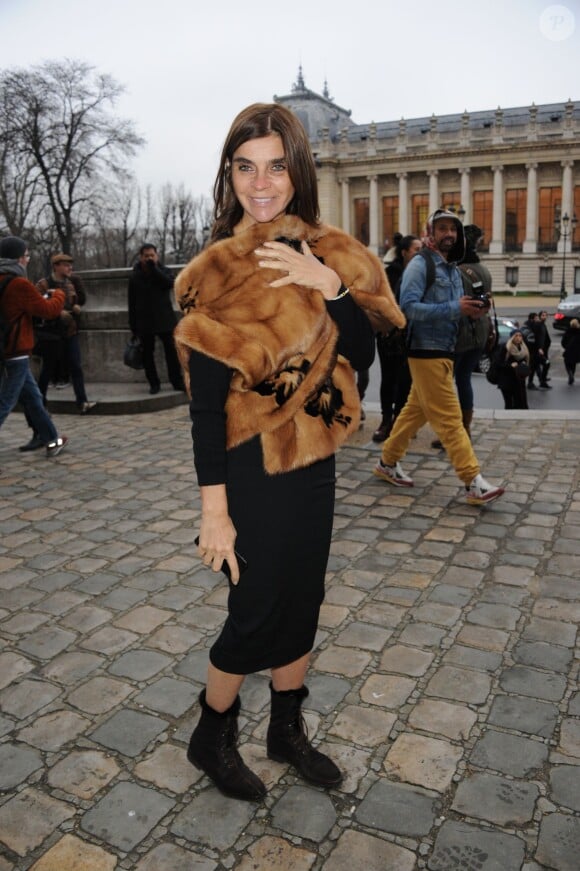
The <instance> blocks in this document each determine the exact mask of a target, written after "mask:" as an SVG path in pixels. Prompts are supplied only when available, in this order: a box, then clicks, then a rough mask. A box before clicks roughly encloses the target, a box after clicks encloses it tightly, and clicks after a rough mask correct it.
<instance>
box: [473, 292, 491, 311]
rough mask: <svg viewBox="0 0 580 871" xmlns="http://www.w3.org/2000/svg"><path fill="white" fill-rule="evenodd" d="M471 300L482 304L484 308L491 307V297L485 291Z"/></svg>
mask: <svg viewBox="0 0 580 871" xmlns="http://www.w3.org/2000/svg"><path fill="white" fill-rule="evenodd" d="M471 298H472V299H475V300H477V302H479V303H480V304H481V307H482V308H489V307H490V305H491V303H490V301H489V296H488V295H487V293H484V292H483V291H482V292H481V293H474V294H473V295H472V297H471Z"/></svg>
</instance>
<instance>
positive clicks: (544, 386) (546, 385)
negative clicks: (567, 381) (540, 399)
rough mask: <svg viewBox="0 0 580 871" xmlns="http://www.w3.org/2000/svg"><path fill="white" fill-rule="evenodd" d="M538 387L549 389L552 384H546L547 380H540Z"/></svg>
mask: <svg viewBox="0 0 580 871" xmlns="http://www.w3.org/2000/svg"><path fill="white" fill-rule="evenodd" d="M540 387H541V388H542V390H551V389H552V385H551V384H548V382H547V381H540Z"/></svg>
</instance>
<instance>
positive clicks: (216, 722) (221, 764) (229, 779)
mask: <svg viewBox="0 0 580 871" xmlns="http://www.w3.org/2000/svg"><path fill="white" fill-rule="evenodd" d="M199 701H200V704H201V717H200V720H199V723H198V724H197V726H196V727H195V729H194V730H193V734H192V736H191V739H190V741H189V747H188V749H187V758H188V760H189V761H190V762H191V764H192V765H195V767H196V768H199V769H201V771H204V772H205V773H206V774H207V775H208V777H210V778H211V779H212V780H213V782H214V783H215V785H216V786H217V788H218V789H219V790H220V792H223V794H224V795H227V796H229V797H230V798H238V799H242V801H261V800H262V799H263V798H264V796H265V795H266V787H265V786H264V784H263V783H262V781H261V780H260V778H259V777H258V776H257V775H255V774H254V772H253V771H250V769H249V768H248V766H247V765H246V764H245V762H244V760H243V759H242V757H241V756H240V754H239V753H238V748H237V746H236V744H237V738H238V714H239V712H240V697H239V696H237V697H236V700H235V702H234V703H233V705H232V706H231V708H228V710H227V711H224V712H223V714H220V713H219V712H218V711H214V709H213V708H211V707H210V706H209V705H208V703H207V702H206V700H205V690H203V691H202V693H201V695H200V697H199Z"/></svg>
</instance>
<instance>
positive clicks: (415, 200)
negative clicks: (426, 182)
mask: <svg viewBox="0 0 580 871" xmlns="http://www.w3.org/2000/svg"><path fill="white" fill-rule="evenodd" d="M411 210H412V215H413V228H412V230H411V232H412V233H413V234H414V235H415V236H417V237H418V238H419V239H421V238H422V237H423V236H424V235H425V228H426V226H427V218H428V217H429V194H413V197H412V199H411Z"/></svg>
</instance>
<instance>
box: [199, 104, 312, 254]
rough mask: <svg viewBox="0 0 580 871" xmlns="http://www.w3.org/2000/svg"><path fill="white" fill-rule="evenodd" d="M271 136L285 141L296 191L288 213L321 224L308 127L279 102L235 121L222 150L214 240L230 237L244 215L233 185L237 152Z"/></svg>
mask: <svg viewBox="0 0 580 871" xmlns="http://www.w3.org/2000/svg"><path fill="white" fill-rule="evenodd" d="M271 133H277V134H278V135H279V136H280V138H281V140H282V144H283V146H284V156H285V158H286V161H287V165H288V175H289V176H290V180H291V182H292V185H293V187H294V190H295V193H294V196H293V197H292V200H291V201H290V203H289V204H288V207H287V209H286V212H287V213H288V214H290V215H298V216H299V217H300V218H302V220H303V221H305V223H307V224H310V225H313V226H316V225H317V224H318V222H319V217H320V211H319V207H318V184H317V181H316V168H315V166H314V158H313V156H312V150H311V148H310V143H309V141H308V137H307V135H306V131H305V130H304V127H303V126H302V124H301V123H300V121H299V120H298V118H297V117H296V115H294V114H293V113H292V112H290V110H289V109H286V108H285V107H284V106H280V105H279V104H278V103H253V104H252V105H251V106H248V107H247V108H246V109H242V111H241V112H240V113H239V115H237V117H236V118H234V121H233V123H232V126H231V127H230V131H229V133H228V135H227V137H226V141H225V143H224V147H223V149H222V156H221V160H220V165H219V169H218V173H217V176H216V180H215V184H214V188H213V195H214V202H215V205H214V225H213V228H212V233H211V241H214V240H215V239H219V238H222V237H223V236H226V235H228V236H229V235H230V234H231V233H232V231H233V229H234V227H235V226H236V224H238V223H239V222H240V221H241V219H242V216H243V214H244V211H243V209H242V207H241V205H240V204H239V202H238V200H237V199H236V196H235V194H234V191H233V188H232V185H231V167H232V159H233V156H234V153H235V152H236V151H237V150H238V148H240V146H242V145H243V144H244V142H248V141H249V140H250V139H261V138H262V137H264V136H269V135H270V134H271Z"/></svg>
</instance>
